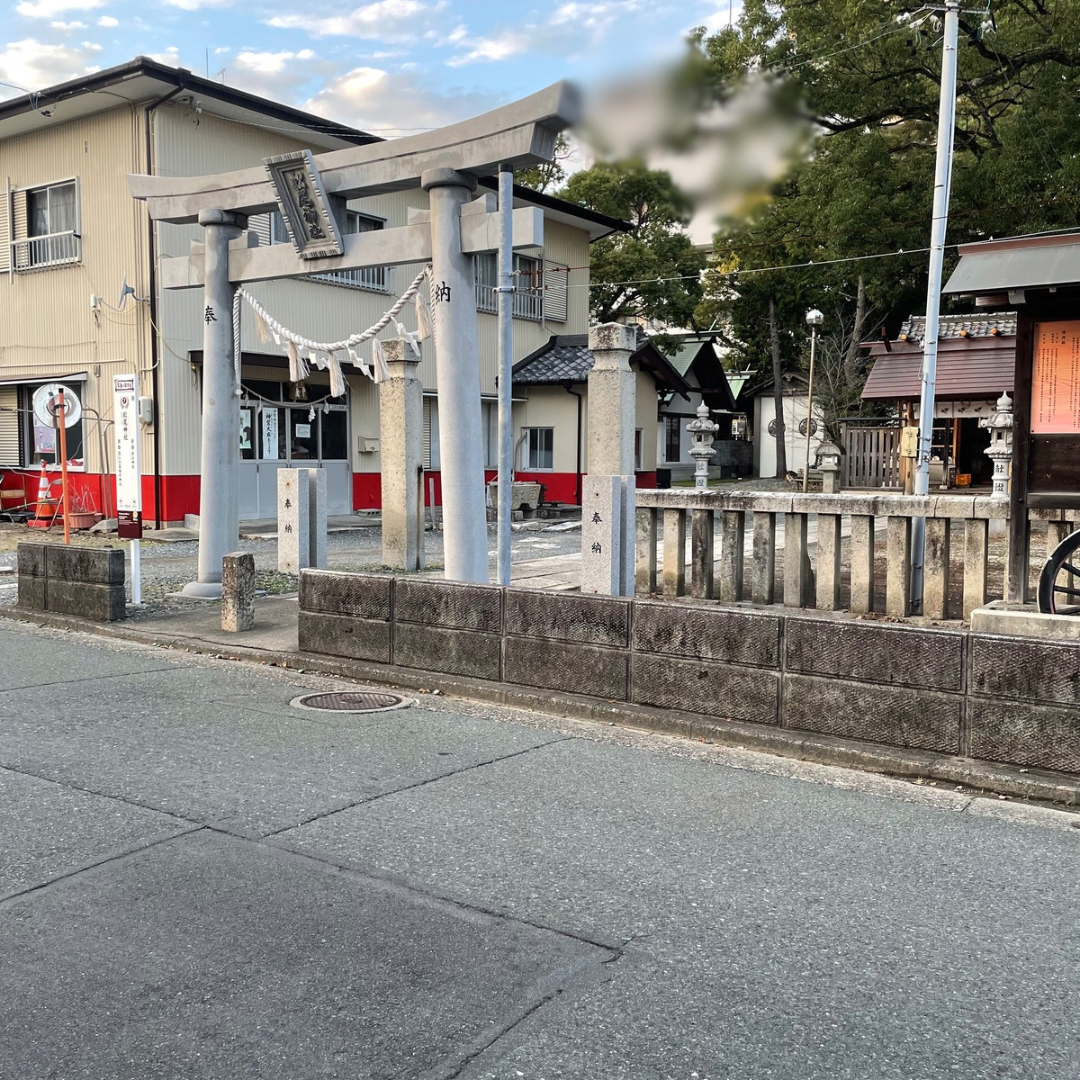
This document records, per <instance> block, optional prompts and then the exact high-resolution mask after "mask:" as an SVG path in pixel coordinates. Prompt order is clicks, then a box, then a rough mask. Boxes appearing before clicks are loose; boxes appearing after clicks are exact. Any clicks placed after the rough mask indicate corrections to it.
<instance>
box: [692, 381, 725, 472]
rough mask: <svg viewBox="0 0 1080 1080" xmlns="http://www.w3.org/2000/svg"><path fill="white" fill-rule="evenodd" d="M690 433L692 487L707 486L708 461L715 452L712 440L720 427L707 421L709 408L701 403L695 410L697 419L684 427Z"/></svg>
mask: <svg viewBox="0 0 1080 1080" xmlns="http://www.w3.org/2000/svg"><path fill="white" fill-rule="evenodd" d="M686 430H687V431H688V432H690V456H691V457H692V458H693V459H694V462H695V465H694V487H695V488H707V487H708V486H709V460H710V459H711V458H712V456H713V454H715V453H716V451H715V450H714V449H713V440H714V439H715V438H716V433H717V432H718V431H719V430H720V425H719V424H715V423H713V421H712V420H710V419H709V406H708V405H706V404H705V402H704V401H703V402H702V403H701V404H700V405H699V406H698V408H697V419H696V420H691V421H690V423H689V424H687V425H686Z"/></svg>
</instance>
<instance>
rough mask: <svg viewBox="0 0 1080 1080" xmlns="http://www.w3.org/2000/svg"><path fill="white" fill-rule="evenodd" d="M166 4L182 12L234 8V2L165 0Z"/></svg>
mask: <svg viewBox="0 0 1080 1080" xmlns="http://www.w3.org/2000/svg"><path fill="white" fill-rule="evenodd" d="M165 3H166V5H167V6H169V7H174V8H179V9H180V10H181V11H199V10H200V9H201V8H227V7H232V5H233V0H165Z"/></svg>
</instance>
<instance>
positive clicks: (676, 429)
mask: <svg viewBox="0 0 1080 1080" xmlns="http://www.w3.org/2000/svg"><path fill="white" fill-rule="evenodd" d="M681 425H682V417H679V416H665V417H664V460H665V461H667V462H674V461H680V460H682V426H681Z"/></svg>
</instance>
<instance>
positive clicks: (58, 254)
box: [8, 176, 82, 273]
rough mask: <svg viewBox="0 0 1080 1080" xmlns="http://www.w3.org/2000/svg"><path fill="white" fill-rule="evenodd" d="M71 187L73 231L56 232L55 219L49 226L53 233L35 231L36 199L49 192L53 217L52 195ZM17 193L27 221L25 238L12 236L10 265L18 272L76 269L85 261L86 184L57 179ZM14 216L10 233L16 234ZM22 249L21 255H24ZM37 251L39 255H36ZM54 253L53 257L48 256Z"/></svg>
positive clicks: (72, 177) (9, 256)
mask: <svg viewBox="0 0 1080 1080" xmlns="http://www.w3.org/2000/svg"><path fill="white" fill-rule="evenodd" d="M66 187H70V188H71V189H72V192H73V195H72V225H71V228H70V229H64V230H62V231H60V232H55V231H53V229H52V222H51V220H50V221H49V223H48V227H49V230H50V231H49V232H44V233H36V232H33V231H32V229H33V227H34V223H33V213H32V211H31V205H30V204H31V200H32V198H33V196H35V195H40V194H41V193H43V192H44V193H46V194H47V195H48V196H49V202H50V206H49V209H48V215H49V217H50V219H51V218H52V208H51V202H52V192H53V191H55V190H57V189H59V188H66ZM13 194H18V195H19V196H20V197H21V199H22V214H23V219H24V222H25V231H26V235H25V236H10V237H9V242H10V252H9V255H8V260H9V262H8V265H9V267H10V268H11V270H12V271H14V272H16V273H29V272H33V271H38V270H53V269H59V268H60V267H62V266H73V265H77V264H78V263H81V262H82V185H81V184H80V182H79V178H78V177H77V176H67V177H64V178H63V179H61V180H53V181H50V182H49V183H47V184H32V185H30V186H29V187H25V188H21V189H19V190H18V191H17V192H13ZM13 226H14V216H12V221H11V222H10V223H9V231H11V232H13V231H14V228H13ZM20 249H21V253H20ZM35 252H37V253H38V254H37V255H36V256H35ZM47 252H51V254H50V255H45V257H42V255H43V254H44V253H47Z"/></svg>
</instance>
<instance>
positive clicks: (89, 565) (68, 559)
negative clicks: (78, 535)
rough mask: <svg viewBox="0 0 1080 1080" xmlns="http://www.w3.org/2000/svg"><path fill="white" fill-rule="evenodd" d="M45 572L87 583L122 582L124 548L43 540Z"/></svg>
mask: <svg viewBox="0 0 1080 1080" xmlns="http://www.w3.org/2000/svg"><path fill="white" fill-rule="evenodd" d="M44 547H45V574H46V577H49V578H51V579H55V580H57V581H77V582H82V583H84V584H87V585H123V584H124V552H123V551H122V550H121V549H120V548H90V547H75V546H70V545H67V544H45V545H44Z"/></svg>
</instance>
